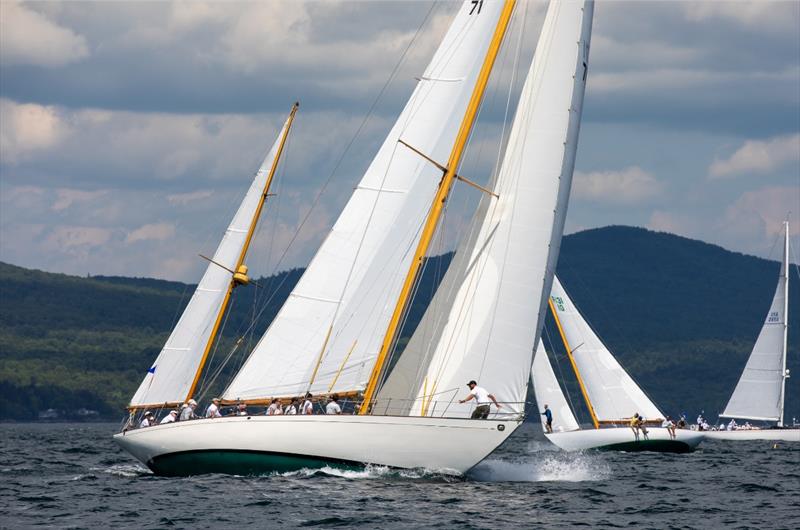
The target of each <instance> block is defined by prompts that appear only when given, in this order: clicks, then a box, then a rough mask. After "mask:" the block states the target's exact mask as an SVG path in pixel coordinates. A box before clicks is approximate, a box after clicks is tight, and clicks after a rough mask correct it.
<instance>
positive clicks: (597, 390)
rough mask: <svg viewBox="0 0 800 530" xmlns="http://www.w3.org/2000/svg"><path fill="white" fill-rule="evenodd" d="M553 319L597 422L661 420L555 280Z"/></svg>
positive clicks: (656, 408) (552, 293)
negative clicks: (639, 418) (637, 418)
mask: <svg viewBox="0 0 800 530" xmlns="http://www.w3.org/2000/svg"><path fill="white" fill-rule="evenodd" d="M550 298H551V300H552V307H553V309H554V312H555V313H554V316H555V317H556V319H557V322H558V324H559V326H560V328H561V331H562V332H563V334H564V339H565V342H566V343H567V345H566V347H568V348H569V349H570V352H571V355H572V358H573V359H574V361H575V365H576V367H577V371H578V372H579V373H580V377H581V378H582V379H583V385H584V387H585V391H586V393H587V395H588V399H589V401H591V406H592V408H594V412H595V414H596V415H597V419H598V420H600V421H613V420H621V419H624V418H630V417H631V416H633V415H634V413H636V412H638V413H639V414H641V415H643V416H644V417H645V418H646V419H648V420H655V419H659V418H663V417H664V416H663V414H662V413H661V411H659V410H658V407H656V405H655V404H654V403H653V402H652V401H650V398H648V397H647V396H646V395H645V393H644V392H643V391H642V389H641V388H639V386H638V385H637V384H636V383H635V382H634V380H633V379H632V378H631V376H630V375H628V373H627V372H626V371H625V369H624V368H622V366H621V365H620V364H619V362H618V361H617V360H616V359H615V358H614V356H613V355H612V354H611V352H610V351H609V350H608V348H606V346H605V344H603V342H602V341H601V340H600V337H598V336H597V334H595V332H594V331H593V330H592V328H591V327H590V326H589V324H588V323H587V322H586V320H584V319H583V316H582V315H581V314H580V312H579V311H578V309H577V307H575V304H573V303H572V300H571V299H570V298H569V296H568V295H567V292H566V291H565V290H564V287H563V286H562V285H561V282H559V280H558V278H555V279H554V280H553V289H552V292H551V296H550Z"/></svg>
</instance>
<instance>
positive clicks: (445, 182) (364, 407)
mask: <svg viewBox="0 0 800 530" xmlns="http://www.w3.org/2000/svg"><path fill="white" fill-rule="evenodd" d="M515 3H516V0H506V3H505V5H504V6H503V11H502V12H501V13H500V19H499V20H498V21H497V26H496V28H495V31H494V36H493V37H492V41H491V43H490V44H489V49H488V51H487V52H486V57H485V58H484V60H483V65H482V66H481V71H480V73H479V74H478V79H477V82H476V83H475V88H474V89H473V91H472V96H471V97H470V100H469V104H468V105H467V110H466V113H465V114H464V118H463V119H462V121H461V127H460V128H459V130H458V136H456V141H455V143H454V144H453V149H452V150H451V152H450V158H449V160H448V162H447V166H446V167H445V168H444V170H443V173H444V175H443V176H442V180H441V182H439V190H438V192H437V193H436V196H435V197H434V199H433V203H432V205H431V209H430V212H429V213H428V218H427V219H426V221H425V226H424V227H423V229H422V234H421V236H420V239H419V243H418V244H417V250H416V252H415V253H414V258H413V259H412V261H411V267H410V268H409V270H408V273H407V274H406V279H405V282H404V283H403V288H402V290H401V291H400V297H399V298H398V299H397V304H396V305H395V308H394V312H393V313H392V318H391V320H390V321H389V327H388V328H387V330H386V335H385V336H384V338H383V343H382V344H381V350H380V352H379V353H378V358H377V359H376V361H375V366H374V367H373V369H372V373H371V374H370V378H369V383H368V384H367V388H366V390H365V391H364V401H363V402H362V404H361V408H360V410H359V414H367V413H368V412H369V411H370V408H371V405H372V400H373V398H374V397H375V392H376V390H377V387H378V381H379V380H380V377H381V374H382V373H383V369H384V365H385V364H386V360H387V358H388V356H389V352H390V351H391V349H392V346H393V345H394V343H395V340H396V335H397V333H398V332H399V329H398V328H399V326H400V321H401V319H402V316H403V313H404V312H405V309H406V306H407V304H408V299H409V296H410V294H411V290H412V288H413V286H414V283H415V281H416V279H417V276H418V274H419V271H420V269H421V267H422V263H423V260H424V258H425V254H426V253H427V251H428V247H429V246H430V242H431V240H432V238H433V234H434V232H435V230H436V227H437V225H438V223H439V218H440V217H441V213H442V210H443V208H444V203H445V201H446V200H447V196H448V194H449V193H450V188H451V187H452V185H453V180H454V179H455V178H457V175H456V171H457V169H458V165H459V163H460V162H461V156H462V154H463V153H464V148H465V147H466V144H467V140H468V139H469V135H470V132H471V131H472V126H473V125H474V123H475V119H476V118H477V114H478V108H479V107H480V103H481V100H482V99H483V94H484V92H485V90H486V85H487V83H488V81H489V75H490V74H491V73H492V68H493V67H494V62H495V59H496V58H497V54H498V52H499V51H500V45H501V44H502V43H503V38H504V37H505V34H506V29H507V28H508V23H509V21H510V20H511V14H512V12H513V11H514V5H515Z"/></svg>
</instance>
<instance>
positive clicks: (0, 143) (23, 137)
mask: <svg viewBox="0 0 800 530" xmlns="http://www.w3.org/2000/svg"><path fill="white" fill-rule="evenodd" d="M0 117H2V119H0V151H2V153H3V160H5V161H7V162H18V161H20V160H22V159H24V158H26V157H28V156H29V155H30V154H32V153H34V152H36V151H40V150H43V149H47V148H49V147H52V146H54V145H55V144H57V143H58V142H59V141H60V140H61V139H62V138H64V136H65V135H66V133H67V130H68V126H67V125H66V124H65V123H64V122H63V120H62V119H61V116H60V115H59V113H58V111H57V110H56V109H55V108H54V107H51V106H43V105H36V104H32V103H27V104H23V105H20V104H18V103H15V102H13V101H10V100H8V99H0Z"/></svg>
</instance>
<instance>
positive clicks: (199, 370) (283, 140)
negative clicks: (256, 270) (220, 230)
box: [186, 102, 300, 401]
mask: <svg viewBox="0 0 800 530" xmlns="http://www.w3.org/2000/svg"><path fill="white" fill-rule="evenodd" d="M299 107H300V103H297V102H295V104H294V105H292V110H291V111H290V112H289V118H288V120H287V121H286V130H285V131H284V133H283V137H281V142H280V144H279V145H278V151H277V152H276V153H275V159H274V160H273V161H272V167H271V168H270V169H269V175H268V176H267V181H266V182H265V183H264V191H263V192H262V193H261V197H259V200H258V206H257V207H256V210H255V212H254V213H253V219H252V220H251V221H250V228H249V229H248V230H247V237H246V238H245V241H244V246H242V252H241V253H240V254H239V259H238V260H237V261H236V267H235V268H234V269H233V270H234V271H235V274H234V277H232V278H231V281H230V283H229V284H228V291H227V293H225V299H224V300H223V302H222V305H221V307H220V309H219V314H218V315H217V320H216V321H215V322H214V329H212V330H211V336H210V337H209V338H208V343H207V344H206V347H205V350H204V351H203V357H202V358H201V359H200V366H198V367H197V372H196V373H195V374H194V380H192V386H191V387H190V388H189V393H188V394H187V395H186V400H187V401H188V400H189V399H190V398H191V397H192V395H193V394H194V391H195V389H196V388H197V383H198V382H199V381H200V374H201V373H202V372H203V368H204V367H205V364H206V359H207V358H208V354H209V352H210V351H211V347H212V345H213V344H214V339H215V338H216V337H217V333H218V332H219V328H220V325H221V324H222V317H223V315H224V314H225V310H226V309H227V308H228V303H229V302H230V299H231V293H232V292H233V289H234V288H235V287H236V286H237V285H238V282H237V281H236V274H238V273H239V272H240V269H241V268H242V265H243V264H244V258H245V256H246V255H247V251H248V249H249V248H250V242H251V241H252V239H253V234H254V233H255V231H256V226H257V225H258V219H259V217H261V210H262V209H263V208H264V202H265V201H266V200H267V194H268V193H269V188H270V186H271V185H272V179H273V177H274V176H275V172H276V170H277V169H278V162H279V161H280V159H281V154H282V153H283V147H284V146H285V145H286V138H287V137H288V136H289V129H291V128H292V122H294V116H295V114H297V109H298V108H299ZM242 272H244V273H246V270H245V271H242Z"/></svg>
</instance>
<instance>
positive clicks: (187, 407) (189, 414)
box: [179, 399, 197, 421]
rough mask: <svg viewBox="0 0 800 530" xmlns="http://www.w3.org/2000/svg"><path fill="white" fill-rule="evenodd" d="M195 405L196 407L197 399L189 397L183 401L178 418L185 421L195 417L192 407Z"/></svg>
mask: <svg viewBox="0 0 800 530" xmlns="http://www.w3.org/2000/svg"><path fill="white" fill-rule="evenodd" d="M196 407H197V401H195V400H193V399H190V400H189V401H187V402H186V403H184V404H183V407H182V408H181V415H180V418H179V419H180V421H186V420H193V419H195V418H196V417H197V416H196V415H195V413H194V409H195V408H196Z"/></svg>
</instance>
